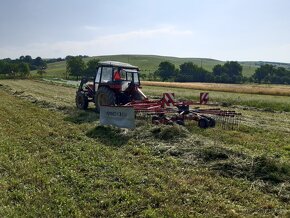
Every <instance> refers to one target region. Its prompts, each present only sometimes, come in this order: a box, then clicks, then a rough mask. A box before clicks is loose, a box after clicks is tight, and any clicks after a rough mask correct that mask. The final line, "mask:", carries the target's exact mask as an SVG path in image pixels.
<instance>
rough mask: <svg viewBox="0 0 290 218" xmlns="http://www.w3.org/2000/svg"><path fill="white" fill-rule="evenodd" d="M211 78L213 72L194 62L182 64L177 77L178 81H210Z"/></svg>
mask: <svg viewBox="0 0 290 218" xmlns="http://www.w3.org/2000/svg"><path fill="white" fill-rule="evenodd" d="M211 80H212V74H211V73H210V72H208V71H207V70H205V69H203V68H202V67H199V66H197V65H196V64H193V63H192V62H185V63H183V64H181V65H180V71H179V74H178V76H177V78H176V81H178V82H209V81H211Z"/></svg>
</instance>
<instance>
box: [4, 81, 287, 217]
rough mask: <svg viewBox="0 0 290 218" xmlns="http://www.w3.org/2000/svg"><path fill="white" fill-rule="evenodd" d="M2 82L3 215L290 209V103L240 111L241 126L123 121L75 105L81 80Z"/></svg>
mask: <svg viewBox="0 0 290 218" xmlns="http://www.w3.org/2000/svg"><path fill="white" fill-rule="evenodd" d="M9 82H10V83H9ZM8 83H9V84H8ZM0 84H3V85H10V86H11V87H12V88H13V90H10V91H9V89H8V88H7V87H3V86H0V113H1V116H0V153H1V155H0V216H1V217H19V216H33V217H35V216H39V217H41V216H46V217H47V216H49V217H55V216H60V217H71V216H75V217H84V216H85V217H92V216H94V217H119V216H125V217H128V216H135V217H196V216H202V217H223V216H225V217H244V216H253V215H254V216H257V217H261V216H269V217H273V216H286V217H287V216H289V214H290V213H289V210H290V207H289V200H290V198H289V195H290V191H289V190H290V187H289V179H290V172H289V160H290V153H289V150H290V149H289V146H290V137H289V133H290V121H289V116H288V115H287V114H286V113H269V112H259V111H255V110H254V111H251V110H249V111H242V112H243V118H242V123H241V126H240V128H239V129H236V130H224V129H222V128H221V127H219V126H217V127H216V128H214V129H199V128H197V127H196V123H192V124H191V125H190V124H189V123H188V124H187V126H186V128H184V127H176V126H173V127H168V126H165V127H164V126H157V127H156V126H151V125H150V124H148V123H146V122H145V121H142V120H140V121H138V122H137V128H136V129H135V130H128V131H125V130H120V129H116V128H112V127H104V126H100V125H99V123H98V121H97V120H98V116H97V115H96V114H95V113H94V112H93V111H92V110H88V111H86V112H84V111H78V110H76V109H75V106H74V94H75V89H74V88H69V87H63V86H59V85H52V84H47V83H39V82H35V81H27V80H24V81H7V80H5V81H0ZM16 90H18V92H16ZM12 94H14V96H13V95H12ZM159 95H160V94H159ZM183 97H186V95H185V96H183ZM280 121H283V124H282V125H281V122H280ZM217 133H218V134H217ZM172 136H174V137H172Z"/></svg>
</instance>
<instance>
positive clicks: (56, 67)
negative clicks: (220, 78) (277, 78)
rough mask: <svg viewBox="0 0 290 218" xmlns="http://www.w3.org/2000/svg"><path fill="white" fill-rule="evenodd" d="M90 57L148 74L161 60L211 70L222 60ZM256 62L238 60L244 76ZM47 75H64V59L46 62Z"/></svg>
mask: <svg viewBox="0 0 290 218" xmlns="http://www.w3.org/2000/svg"><path fill="white" fill-rule="evenodd" d="M92 58H97V59H99V60H102V61H104V60H112V61H121V62H127V63H130V64H133V65H136V66H139V68H140V69H141V71H142V73H145V74H148V73H151V72H154V71H156V69H157V68H158V65H159V64H160V62H162V61H170V62H171V63H173V64H175V65H176V67H179V65H180V64H182V63H184V62H193V63H194V64H196V65H198V66H202V67H203V68H205V69H206V70H209V71H211V70H212V68H213V67H214V66H215V65H217V64H223V63H224V62H223V61H219V60H214V59H207V58H178V57H168V56H157V55H108V56H95V57H89V58H85V59H84V60H85V61H88V60H90V59H92ZM256 63H257V62H240V64H241V65H242V66H243V74H244V75H245V76H251V75H252V74H253V73H254V72H255V69H256V68H257V67H258V65H257V64H256ZM47 72H48V74H47V76H48V77H64V75H65V61H61V62H56V63H51V64H48V68H47Z"/></svg>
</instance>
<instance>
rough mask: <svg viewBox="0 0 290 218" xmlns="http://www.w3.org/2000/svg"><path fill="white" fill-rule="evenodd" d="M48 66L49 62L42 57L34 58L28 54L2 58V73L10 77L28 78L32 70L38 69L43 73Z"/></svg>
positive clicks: (0, 61) (0, 72) (0, 71)
mask: <svg viewBox="0 0 290 218" xmlns="http://www.w3.org/2000/svg"><path fill="white" fill-rule="evenodd" d="M46 67H47V64H46V62H45V61H44V60H43V59H42V58H41V57H37V58H35V59H33V58H32V57H31V56H30V55H26V56H20V57H19V58H17V59H14V60H12V59H10V58H5V59H2V60H0V75H2V77H3V76H4V77H8V78H11V77H12V78H15V77H21V78H27V77H28V76H29V75H30V71H31V70H38V73H39V74H41V75H42V74H43V73H44V72H45V71H44V69H46Z"/></svg>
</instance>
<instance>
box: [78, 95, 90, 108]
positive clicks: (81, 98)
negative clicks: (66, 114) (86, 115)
mask: <svg viewBox="0 0 290 218" xmlns="http://www.w3.org/2000/svg"><path fill="white" fill-rule="evenodd" d="M76 106H77V108H78V109H82V110H86V109H88V106H89V100H88V97H87V96H86V95H85V93H84V92H81V91H78V92H77V93H76Z"/></svg>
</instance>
